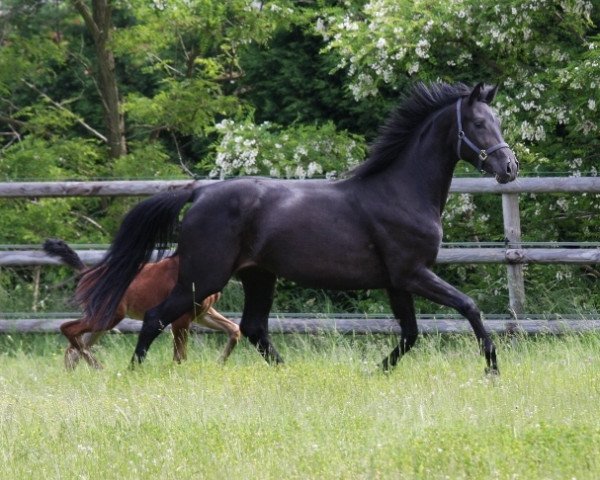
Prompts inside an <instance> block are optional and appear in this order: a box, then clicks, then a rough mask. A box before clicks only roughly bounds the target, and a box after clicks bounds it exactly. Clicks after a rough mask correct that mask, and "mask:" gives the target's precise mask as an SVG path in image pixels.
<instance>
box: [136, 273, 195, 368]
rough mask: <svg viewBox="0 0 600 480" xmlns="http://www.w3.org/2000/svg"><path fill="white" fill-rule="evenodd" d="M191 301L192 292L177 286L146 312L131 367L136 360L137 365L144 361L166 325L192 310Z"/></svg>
mask: <svg viewBox="0 0 600 480" xmlns="http://www.w3.org/2000/svg"><path fill="white" fill-rule="evenodd" d="M193 299H194V297H193V293H192V291H190V290H187V289H185V288H183V287H182V286H181V285H180V284H177V285H176V286H175V288H174V289H173V291H172V292H171V294H170V295H169V296H168V297H167V299H166V300H165V301H163V302H162V303H161V304H159V305H158V306H156V307H154V308H151V309H150V310H148V311H147V312H146V314H145V315H144V323H143V325H142V330H141V331H140V334H139V337H138V342H137V345H136V347H135V352H134V354H133V358H132V359H131V363H132V365H133V364H134V363H135V361H136V360H137V362H138V363H142V362H143V361H144V358H145V357H146V354H147V353H148V349H149V348H150V345H151V344H152V342H153V341H154V340H155V339H156V337H158V335H159V334H160V333H161V332H162V331H163V330H164V329H165V327H166V326H167V325H169V324H171V323H172V322H174V321H175V320H176V319H177V318H179V317H181V316H182V315H183V314H185V313H187V312H189V311H190V310H191V309H192V307H193Z"/></svg>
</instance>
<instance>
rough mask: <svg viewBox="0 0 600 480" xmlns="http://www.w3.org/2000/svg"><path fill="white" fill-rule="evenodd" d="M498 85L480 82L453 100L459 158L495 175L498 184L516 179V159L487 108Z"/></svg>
mask: <svg viewBox="0 0 600 480" xmlns="http://www.w3.org/2000/svg"><path fill="white" fill-rule="evenodd" d="M497 89H498V87H493V88H491V87H485V86H484V85H483V83H479V84H478V85H477V86H476V87H475V88H474V89H473V91H472V92H471V94H470V95H469V96H468V97H463V98H460V99H459V100H458V101H457V103H456V121H457V124H458V125H457V127H458V139H457V145H456V152H457V154H458V158H462V159H464V160H467V161H468V162H469V163H471V164H473V165H474V166H475V167H476V168H478V169H479V170H481V171H485V172H487V173H490V174H492V175H494V176H495V177H496V180H497V181H498V182H499V183H508V182H512V181H513V180H514V179H515V178H517V174H518V172H519V162H518V161H517V158H516V157H515V154H514V153H513V152H512V150H511V149H510V147H509V146H508V144H507V143H506V142H505V141H504V138H502V132H501V131H500V123H499V122H498V119H497V118H496V116H495V115H494V112H493V111H492V109H491V108H490V103H491V102H492V100H493V99H494V96H495V95H496V91H497Z"/></svg>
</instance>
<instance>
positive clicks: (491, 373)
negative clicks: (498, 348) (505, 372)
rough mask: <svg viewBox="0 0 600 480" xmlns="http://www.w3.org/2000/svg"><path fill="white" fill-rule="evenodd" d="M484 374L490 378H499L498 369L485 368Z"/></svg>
mask: <svg viewBox="0 0 600 480" xmlns="http://www.w3.org/2000/svg"><path fill="white" fill-rule="evenodd" d="M485 374H486V375H488V376H490V377H498V376H500V370H498V367H486V369H485Z"/></svg>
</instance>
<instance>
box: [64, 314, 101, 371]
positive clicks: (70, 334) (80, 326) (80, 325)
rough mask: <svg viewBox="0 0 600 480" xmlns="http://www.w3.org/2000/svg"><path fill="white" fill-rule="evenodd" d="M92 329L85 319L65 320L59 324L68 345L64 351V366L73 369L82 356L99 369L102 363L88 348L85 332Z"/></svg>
mask: <svg viewBox="0 0 600 480" xmlns="http://www.w3.org/2000/svg"><path fill="white" fill-rule="evenodd" d="M92 330H93V329H92V328H91V327H90V326H89V325H88V323H87V322H86V321H85V319H79V320H74V321H71V322H65V323H63V324H62V325H61V326H60V331H61V332H62V334H63V335H64V336H65V337H67V339H68V340H69V346H68V347H67V349H66V351H65V368H66V369H67V370H73V369H75V367H76V366H77V364H78V363H79V360H80V359H81V358H83V359H84V360H85V361H86V362H87V363H88V365H90V366H91V367H92V368H96V369H100V368H102V364H101V363H100V362H99V361H98V360H97V359H96V358H95V357H94V356H93V355H92V353H91V352H90V351H89V350H88V346H89V345H88V344H87V342H86V338H85V334H86V333H88V332H90V331H92Z"/></svg>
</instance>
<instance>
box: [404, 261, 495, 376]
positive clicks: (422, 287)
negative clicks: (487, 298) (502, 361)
mask: <svg viewBox="0 0 600 480" xmlns="http://www.w3.org/2000/svg"><path fill="white" fill-rule="evenodd" d="M406 289H407V290H409V291H410V292H412V293H414V294H416V295H420V296H422V297H425V298H427V299H428V300H431V301H432V302H436V303H439V304H441V305H445V306H448V307H452V308H454V309H456V310H457V311H458V312H459V313H460V314H461V315H463V316H464V317H466V319H467V320H468V321H469V323H470V324H471V327H472V328H473V331H474V332H475V336H476V337H477V341H478V342H479V346H480V348H481V350H482V353H483V354H484V356H485V361H486V363H487V368H486V372H487V373H492V374H497V373H498V361H497V359H496V347H495V345H494V343H493V342H492V340H491V338H490V336H489V334H488V332H487V330H486V329H485V326H484V325H483V322H482V321H481V312H480V311H479V308H477V305H475V302H474V301H473V299H471V298H470V297H469V296H467V295H465V294H464V293H462V292H460V291H459V290H457V289H456V288H454V287H453V286H452V285H450V284H449V283H446V282H445V281H444V280H442V279H441V278H439V277H438V276H437V275H436V274H435V273H433V272H432V271H431V270H428V269H425V268H423V269H421V270H420V271H418V272H416V273H415V276H414V277H413V279H411V281H410V282H409V284H408V285H406Z"/></svg>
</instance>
